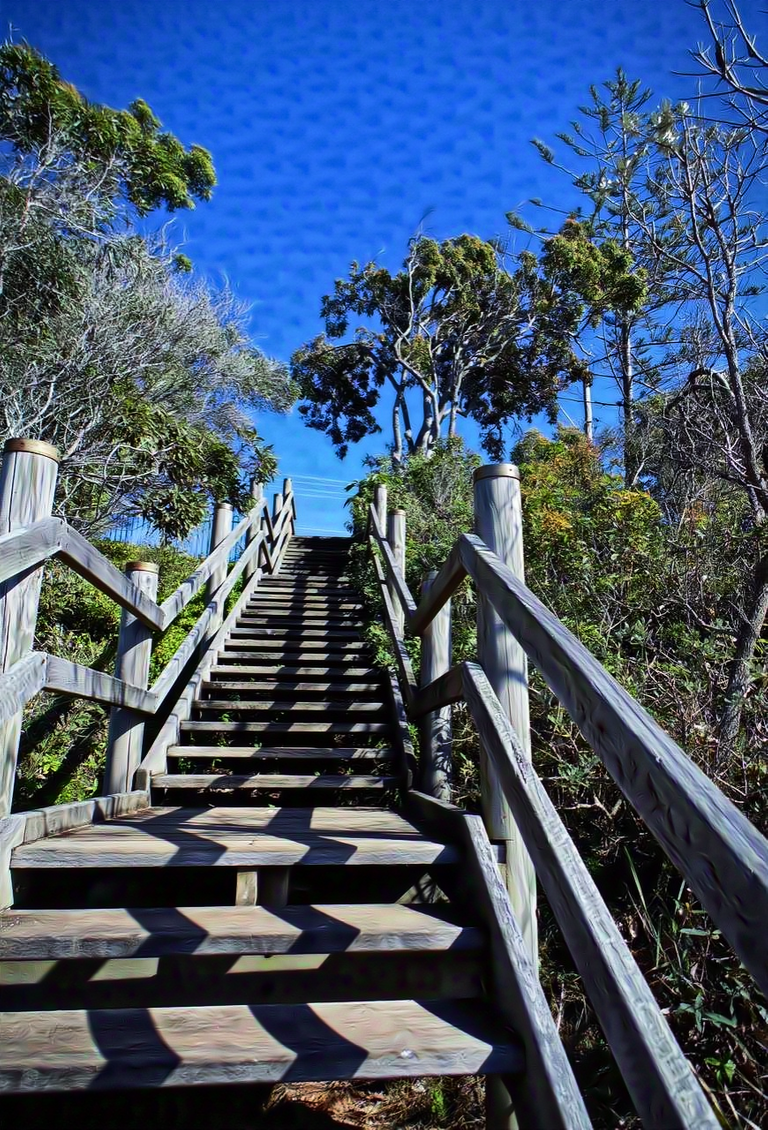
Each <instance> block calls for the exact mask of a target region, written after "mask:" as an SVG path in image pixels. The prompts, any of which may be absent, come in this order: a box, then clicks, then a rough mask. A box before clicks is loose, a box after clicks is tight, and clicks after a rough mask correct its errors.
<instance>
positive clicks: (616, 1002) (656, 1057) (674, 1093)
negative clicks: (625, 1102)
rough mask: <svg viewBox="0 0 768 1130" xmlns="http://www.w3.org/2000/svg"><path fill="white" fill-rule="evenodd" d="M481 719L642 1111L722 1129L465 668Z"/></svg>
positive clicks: (511, 740)
mask: <svg viewBox="0 0 768 1130" xmlns="http://www.w3.org/2000/svg"><path fill="white" fill-rule="evenodd" d="M463 668H464V677H465V679H464V689H465V695H466V699H467V704H468V706H469V709H470V712H471V714H472V717H473V719H474V721H475V724H476V725H477V728H478V731H479V733H480V737H481V740H482V741H483V743H484V745H485V748H486V750H487V752H488V755H489V757H491V758H492V760H493V764H494V766H495V769H496V771H497V774H498V779H499V781H500V783H501V786H502V788H503V789H504V795H505V796H506V798H507V800H508V801H509V804H510V807H511V809H512V813H513V815H514V818H515V821H516V824H517V827H518V828H519V829H520V832H521V835H522V836H523V839H524V841H525V845H526V847H527V849H528V851H529V852H530V855H531V858H532V859H533V862H534V864H535V867H536V874H537V875H538V877H539V880H540V882H541V884H542V886H543V887H544V890H545V891H546V894H547V899H548V901H549V904H550V906H551V907H552V911H553V913H554V915H555V917H556V919H557V921H558V923H559V925H560V928H561V930H562V931H563V934H564V936H565V940H566V942H567V943H568V948H569V949H570V951H571V953H572V954H573V958H574V961H575V963H576V967H577V968H578V970H579V972H580V973H581V976H582V978H583V981H584V984H585V987H586V989H587V993H588V995H589V999H590V1001H591V1003H592V1006H593V1008H594V1010H595V1013H596V1014H597V1017H598V1019H599V1021H600V1024H601V1026H602V1028H603V1031H604V1032H605V1035H606V1039H607V1040H608V1043H609V1045H610V1047H611V1051H612V1052H613V1054H614V1056H615V1058H616V1062H617V1064H618V1066H619V1069H620V1071H621V1073H622V1075H623V1077H624V1081H625V1082H626V1084H627V1088H628V1090H629V1092H630V1094H631V1096H632V1099H633V1101H634V1103H635V1106H636V1108H637V1111H638V1113H639V1115H640V1117H641V1118H642V1119H643V1121H644V1123H645V1124H646V1125H648V1126H664V1127H665V1128H666V1127H669V1128H670V1130H673V1128H677V1130H689V1128H690V1127H692V1126H696V1127H699V1126H701V1127H711V1128H712V1130H714V1128H715V1127H716V1126H717V1125H718V1122H717V1119H716V1118H715V1116H714V1114H713V1113H712V1110H711V1108H710V1106H709V1103H708V1102H707V1100H706V1098H705V1097H704V1094H703V1092H702V1091H701V1088H700V1087H699V1085H698V1082H697V1081H696V1076H695V1075H694V1073H693V1071H692V1070H691V1067H690V1065H689V1064H688V1062H687V1061H686V1059H685V1057H684V1055H683V1053H682V1052H681V1051H680V1048H679V1046H678V1044H677V1042H676V1040H675V1038H674V1036H673V1035H672V1032H671V1030H670V1029H669V1026H668V1025H667V1023H666V1021H665V1019H664V1017H663V1016H662V1015H661V1012H660V1010H659V1007H658V1005H657V1004H656V1001H655V1000H654V998H653V994H652V993H651V990H650V988H649V986H648V983H647V981H646V980H645V978H644V977H643V975H642V973H641V972H640V970H639V969H638V967H637V965H636V963H635V960H634V958H633V957H632V954H631V953H630V952H629V949H628V947H627V945H626V943H625V942H624V939H623V938H622V936H621V934H620V933H619V930H618V927H617V926H616V923H615V922H614V920H613V918H612V916H611V913H610V911H609V910H608V908H607V906H606V905H605V903H604V902H603V900H602V898H601V896H600V893H599V891H598V890H597V887H596V886H595V884H594V882H593V881H592V878H591V876H590V874H589V872H588V871H587V868H586V866H585V864H584V862H583V860H582V859H581V856H580V855H579V853H578V850H577V848H576V846H575V844H574V843H573V840H572V839H571V838H570V836H569V835H568V832H567V831H566V829H565V826H564V825H563V823H562V821H561V820H560V817H559V816H558V815H557V812H556V811H555V808H554V806H553V805H552V802H551V801H550V799H549V797H548V796H547V794H546V792H545V790H544V788H543V786H542V784H541V782H540V780H539V778H538V777H537V775H536V773H535V772H534V770H533V768H532V766H531V764H530V762H529V761H528V760H527V758H526V756H525V754H524V752H523V750H522V748H521V746H520V743H519V741H518V738H517V735H516V734H515V732H514V730H513V729H512V727H511V726H510V723H509V720H508V719H507V717H506V714H505V713H504V711H503V710H502V708H501V705H500V704H499V701H498V699H497V698H496V696H495V694H494V693H493V690H492V688H491V686H490V684H489V682H488V679H487V678H486V676H485V674H484V672H483V671H482V670H481V668H480V667H478V665H477V664H474V663H465V664H464V665H463Z"/></svg>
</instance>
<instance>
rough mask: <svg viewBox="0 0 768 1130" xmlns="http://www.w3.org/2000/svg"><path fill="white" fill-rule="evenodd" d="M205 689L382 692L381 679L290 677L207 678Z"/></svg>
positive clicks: (204, 684)
mask: <svg viewBox="0 0 768 1130" xmlns="http://www.w3.org/2000/svg"><path fill="white" fill-rule="evenodd" d="M203 689H204V690H206V691H258V692H268V693H275V694H276V693H279V694H304V693H310V694H359V695H366V694H380V693H381V679H379V680H378V682H375V683H363V682H359V683H356V682H354V681H352V680H345V681H344V682H333V683H328V682H326V683H307V682H295V681H291V680H290V679H286V680H283V681H281V680H280V679H272V680H270V681H269V682H259V681H257V680H252V681H250V682H246V681H245V680H240V681H237V680H233V679H226V680H224V679H221V680H219V679H217V680H215V681H214V680H206V681H205V682H204V683H203ZM206 701H207V700H206Z"/></svg>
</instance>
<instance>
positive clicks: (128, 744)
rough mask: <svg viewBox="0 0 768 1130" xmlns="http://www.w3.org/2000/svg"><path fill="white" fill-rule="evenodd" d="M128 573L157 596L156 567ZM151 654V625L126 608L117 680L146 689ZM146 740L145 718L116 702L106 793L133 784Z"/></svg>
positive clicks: (109, 736)
mask: <svg viewBox="0 0 768 1130" xmlns="http://www.w3.org/2000/svg"><path fill="white" fill-rule="evenodd" d="M126 576H127V578H128V580H130V581H131V582H132V583H133V584H134V585H135V586H136V588H137V589H139V590H140V591H141V592H142V593H143V594H144V595H145V596H146V597H147V598H148V599H149V600H152V601H154V600H155V598H156V597H157V585H158V580H159V577H158V574H157V572H156V571H155V570H148V569H138V568H134V566H133V565H128V566H127V568H126ZM151 655H152V635H151V632H150V630H149V628H148V627H147V626H146V624H142V622H141V621H140V620H138V619H137V618H136V617H135V616H134V615H133V614H132V613H131V612H128V611H127V610H126V609H123V612H122V615H121V617H120V632H119V635H118V638H117V658H116V660H115V681H119V682H121V683H123V684H131V685H132V686H135V687H138V688H140V689H141V690H142V691H145V692H146V687H147V684H148V682H149V662H150V658H151ZM92 686H93V688H94V689H97V688H98V684H97V681H96V680H93V683H92ZM126 697H127V696H126ZM149 701H150V702H151V703H152V706H153V711H152V712H153V713H154V711H155V710H156V709H157V699H156V696H155V695H152V696H151V698H150V700H149ZM143 744H144V719H143V717H142V715H141V713H140V712H138V711H136V710H133V709H131V708H130V705H129V704H128V703H127V702H126V703H125V704H124V705H118V706H113V707H112V710H111V712H110V716H109V732H108V734H107V756H106V763H105V766H104V785H103V791H104V793H105V794H107V795H109V794H110V793H122V792H126V791H127V790H128V789H130V788H131V785H132V782H133V775H134V773H135V772H136V770H137V769H138V767H139V763H140V761H141V754H142V747H143Z"/></svg>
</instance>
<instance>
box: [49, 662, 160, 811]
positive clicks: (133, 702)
mask: <svg viewBox="0 0 768 1130" xmlns="http://www.w3.org/2000/svg"><path fill="white" fill-rule="evenodd" d="M45 659H46V677H45V689H46V690H49V691H56V692H57V694H70V695H74V696H76V697H78V698H87V699H90V700H91V701H93V702H103V703H106V704H107V705H115V706H125V707H129V708H130V709H131V710H133V711H136V712H137V713H139V714H154V712H155V710H156V708H157V697H156V695H154V694H153V693H152V692H151V691H147V690H142V688H141V687H139V686H134V685H133V684H132V683H128V682H126V681H125V680H123V679H117V678H114V677H113V676H112V675H105V674H104V672H103V671H94V669H93V668H92V667H84V666H83V665H82V664H80V663H73V662H72V661H71V660H69V659H61V658H60V657H59V656H57V655H48V656H45ZM116 791H118V792H124V791H125V790H123V789H118V790H116Z"/></svg>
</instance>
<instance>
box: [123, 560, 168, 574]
mask: <svg viewBox="0 0 768 1130" xmlns="http://www.w3.org/2000/svg"><path fill="white" fill-rule="evenodd" d="M125 571H126V573H159V572H160V566H159V565H158V564H157V562H156V561H128V562H127V564H126V566H125Z"/></svg>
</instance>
